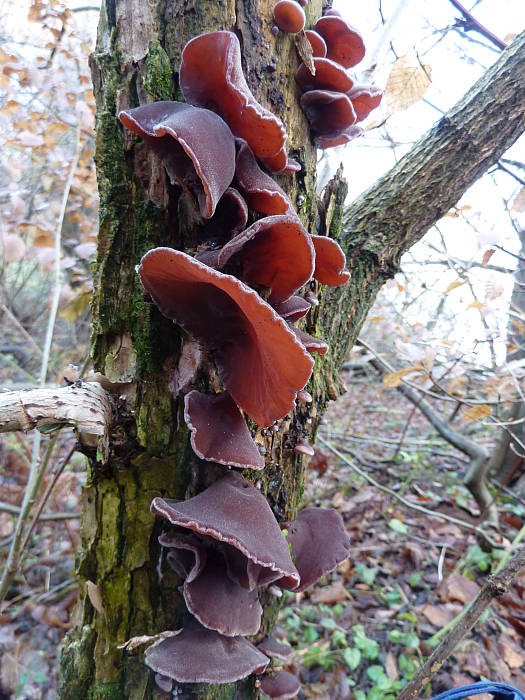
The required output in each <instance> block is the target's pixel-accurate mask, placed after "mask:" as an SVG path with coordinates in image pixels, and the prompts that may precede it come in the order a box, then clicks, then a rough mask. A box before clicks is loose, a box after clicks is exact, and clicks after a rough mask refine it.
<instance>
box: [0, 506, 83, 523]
mask: <svg viewBox="0 0 525 700" xmlns="http://www.w3.org/2000/svg"><path fill="white" fill-rule="evenodd" d="M0 511H2V512H3V513H12V514H13V515H18V514H19V513H20V508H19V507H18V506H14V505H12V504H11V503H4V502H3V501H0ZM78 518H80V512H76V511H63V512H57V513H41V514H40V515H39V516H38V520H41V521H43V520H50V521H54V520H78Z"/></svg>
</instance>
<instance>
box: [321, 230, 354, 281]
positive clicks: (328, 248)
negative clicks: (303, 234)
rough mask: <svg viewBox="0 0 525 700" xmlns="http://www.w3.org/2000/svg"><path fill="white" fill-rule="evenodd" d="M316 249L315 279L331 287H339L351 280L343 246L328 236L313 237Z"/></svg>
mask: <svg viewBox="0 0 525 700" xmlns="http://www.w3.org/2000/svg"><path fill="white" fill-rule="evenodd" d="M312 243H313V245H314V248H315V270H314V279H316V280H317V281H318V282H320V283H321V284H327V285H328V286H330V287H339V286H340V285H342V284H346V283H347V282H348V280H349V279H350V272H349V271H348V270H347V269H346V258H345V254H344V253H343V251H342V249H341V246H340V245H339V243H337V241H334V240H333V238H328V236H312Z"/></svg>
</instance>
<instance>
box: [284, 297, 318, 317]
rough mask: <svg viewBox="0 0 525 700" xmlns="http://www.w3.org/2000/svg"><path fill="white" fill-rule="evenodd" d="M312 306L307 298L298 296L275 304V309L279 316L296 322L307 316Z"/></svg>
mask: <svg viewBox="0 0 525 700" xmlns="http://www.w3.org/2000/svg"><path fill="white" fill-rule="evenodd" d="M311 308H312V307H311V305H310V303H309V302H308V301H306V299H303V297H297V296H293V297H290V298H289V299H286V301H283V302H281V303H280V304H276V305H275V310H276V311H277V313H278V314H279V316H282V317H283V318H285V319H286V320H287V321H288V322H289V323H294V322H295V321H298V320H299V319H300V318H302V317H303V316H306V314H307V313H308V312H309V311H310V309H311Z"/></svg>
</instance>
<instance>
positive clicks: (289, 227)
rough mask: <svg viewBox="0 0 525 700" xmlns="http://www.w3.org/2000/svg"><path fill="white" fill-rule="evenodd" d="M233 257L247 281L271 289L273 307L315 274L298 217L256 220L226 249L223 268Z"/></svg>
mask: <svg viewBox="0 0 525 700" xmlns="http://www.w3.org/2000/svg"><path fill="white" fill-rule="evenodd" d="M232 258H233V259H234V260H235V261H236V262H239V263H240V265H241V268H242V277H243V279H244V281H245V282H247V283H248V284H251V285H258V286H263V287H267V288H268V289H269V290H270V296H269V297H268V302H269V303H270V304H279V303H281V302H283V301H285V300H286V299H288V298H289V297H291V296H292V295H293V294H294V293H295V292H296V291H297V290H298V289H300V288H301V287H302V286H303V284H305V283H306V282H308V280H309V279H311V277H312V275H313V274H314V263H315V252H314V247H313V244H312V241H311V238H310V236H309V234H308V233H307V232H306V230H305V229H304V227H303V225H302V224H301V222H300V220H299V219H298V218H297V216H296V215H295V214H288V215H281V216H268V217H266V218H264V219H259V221H256V222H255V223H254V224H252V226H250V228H247V229H246V230H245V231H243V232H242V233H239V234H238V235H237V236H235V238H232V240H231V241H229V242H228V243H226V245H225V246H224V247H223V248H222V250H221V252H220V253H219V257H218V266H219V268H223V267H224V266H225V265H226V263H227V262H228V261H229V260H230V259H232ZM301 388H302V387H301Z"/></svg>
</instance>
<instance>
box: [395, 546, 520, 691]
mask: <svg viewBox="0 0 525 700" xmlns="http://www.w3.org/2000/svg"><path fill="white" fill-rule="evenodd" d="M524 566H525V546H522V547H521V548H520V549H518V551H517V552H516V554H515V555H514V557H513V558H512V559H511V560H510V561H509V562H508V564H506V565H505V566H504V567H503V568H502V569H501V571H500V572H499V573H498V574H495V575H494V576H489V578H488V580H487V582H486V583H485V585H484V586H483V588H482V589H481V590H480V592H479V593H478V595H477V596H476V597H475V598H474V600H473V601H472V603H471V605H470V607H469V608H468V610H466V612H465V614H464V615H463V616H462V617H461V618H460V619H459V620H458V621H457V623H456V625H455V627H454V628H453V629H452V630H451V631H450V633H449V634H448V635H447V636H446V637H445V638H444V639H443V641H442V642H441V643H440V645H439V646H438V647H437V649H436V650H435V651H434V652H433V653H432V654H431V655H430V656H429V657H428V659H427V660H426V661H425V663H424V664H423V666H422V667H421V668H420V669H419V671H418V672H417V674H416V676H415V678H413V680H411V681H410V683H409V684H408V685H407V686H405V688H403V690H402V691H401V693H400V694H399V695H398V697H397V700H414V698H419V697H421V691H422V690H423V688H424V687H425V686H426V684H427V683H428V682H429V681H430V680H431V679H432V678H433V676H435V674H436V673H437V672H438V671H439V669H440V668H441V667H442V666H443V664H444V663H445V661H446V660H447V659H448V657H449V656H450V655H451V654H452V652H453V651H454V649H455V648H456V647H457V645H458V644H459V642H460V641H461V640H462V639H464V637H466V635H467V634H468V633H469V632H470V630H471V629H472V628H473V627H474V625H475V624H476V622H477V621H478V620H479V618H480V617H481V616H482V615H483V613H484V612H485V610H486V609H487V608H488V607H489V606H490V604H491V603H492V602H493V601H494V599H495V598H498V597H500V596H502V595H503V594H504V593H506V592H507V591H508V590H509V587H510V585H511V583H512V581H513V580H514V578H515V577H516V575H517V574H518V573H519V572H520V570H521V569H522V568H523V567H524Z"/></svg>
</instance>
